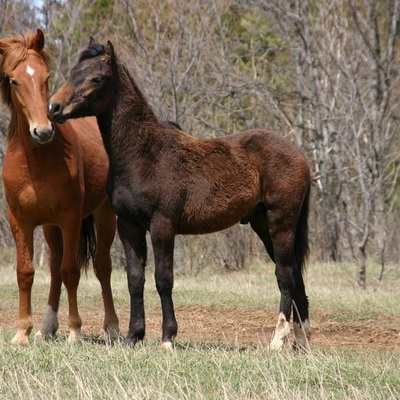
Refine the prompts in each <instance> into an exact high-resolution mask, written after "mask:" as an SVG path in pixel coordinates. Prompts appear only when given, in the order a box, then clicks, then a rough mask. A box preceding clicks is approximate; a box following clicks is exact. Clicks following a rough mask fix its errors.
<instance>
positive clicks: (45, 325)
mask: <svg viewBox="0 0 400 400" xmlns="http://www.w3.org/2000/svg"><path fill="white" fill-rule="evenodd" d="M43 233H44V237H45V239H46V242H47V244H48V245H49V249H50V275H51V279H50V291H49V298H48V301H47V307H46V311H45V314H44V316H43V321H42V326H41V328H40V330H39V331H37V333H36V335H35V339H36V340H40V339H49V338H51V337H54V336H55V334H56V332H57V329H58V317H57V315H58V307H59V304H60V295H61V285H62V279H61V274H60V267H61V261H62V256H63V243H62V240H63V239H62V232H61V229H60V228H59V227H58V226H55V225H44V226H43Z"/></svg>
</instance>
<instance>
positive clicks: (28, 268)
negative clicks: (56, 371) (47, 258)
mask: <svg viewBox="0 0 400 400" xmlns="http://www.w3.org/2000/svg"><path fill="white" fill-rule="evenodd" d="M8 217H9V221H10V227H11V231H12V234H13V237H14V241H15V246H16V251H17V282H18V294H19V296H18V297H19V314H18V328H17V332H16V334H15V336H14V337H13V339H12V340H11V343H12V344H14V345H28V344H29V334H30V333H31V331H32V327H33V323H32V303H31V292H32V285H33V279H34V275H35V268H34V267H33V264H32V259H33V229H34V227H32V226H26V225H23V224H20V223H18V221H17V220H16V218H15V217H14V215H13V213H12V212H11V211H10V210H8Z"/></svg>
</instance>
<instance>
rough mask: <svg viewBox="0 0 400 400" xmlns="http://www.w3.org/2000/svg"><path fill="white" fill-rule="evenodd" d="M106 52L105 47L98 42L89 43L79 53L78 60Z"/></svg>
mask: <svg viewBox="0 0 400 400" xmlns="http://www.w3.org/2000/svg"><path fill="white" fill-rule="evenodd" d="M105 53H106V48H105V47H104V46H103V45H102V44H99V43H94V44H91V45H89V46H88V47H87V48H86V49H84V50H82V52H81V54H80V55H79V60H78V62H82V61H84V60H87V59H88V58H94V57H97V56H102V55H104V54H105Z"/></svg>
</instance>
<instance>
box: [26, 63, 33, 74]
mask: <svg viewBox="0 0 400 400" xmlns="http://www.w3.org/2000/svg"><path fill="white" fill-rule="evenodd" d="M26 73H27V74H28V75H30V76H33V75H34V73H35V70H34V69H33V68H32V67H31V66H30V65H28V66H27V67H26Z"/></svg>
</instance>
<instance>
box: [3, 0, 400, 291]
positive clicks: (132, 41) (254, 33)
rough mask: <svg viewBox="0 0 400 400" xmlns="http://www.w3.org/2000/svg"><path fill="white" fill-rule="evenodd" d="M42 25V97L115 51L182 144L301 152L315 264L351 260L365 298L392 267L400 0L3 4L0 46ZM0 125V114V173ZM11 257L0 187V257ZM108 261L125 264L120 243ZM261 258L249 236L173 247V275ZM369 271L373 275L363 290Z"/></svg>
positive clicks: (397, 246)
mask: <svg viewBox="0 0 400 400" xmlns="http://www.w3.org/2000/svg"><path fill="white" fill-rule="evenodd" d="M38 27H40V28H42V29H43V30H44V31H45V32H46V41H47V46H46V47H47V48H48V49H49V51H50V53H51V55H52V57H53V65H52V77H51V81H50V91H51V92H53V91H55V89H56V88H58V87H59V86H60V84H61V83H63V81H64V80H65V78H66V77H67V76H68V71H69V70H70V68H71V66H72V65H74V63H75V62H76V60H77V55H78V53H79V50H80V49H82V48H83V47H85V46H86V45H87V44H88V42H89V36H90V35H93V36H94V37H95V39H96V40H97V41H99V42H102V43H103V42H104V43H105V41H106V40H111V41H112V42H113V44H114V47H115V48H116V51H117V54H118V55H119V57H120V59H121V60H122V61H123V62H124V63H125V64H126V65H127V66H128V67H129V69H130V71H131V73H132V74H133V76H134V77H135V79H136V81H137V83H138V84H139V86H140V87H141V89H142V90H143V92H144V93H145V95H146V96H147V98H148V99H149V101H150V103H151V104H152V106H153V107H154V109H155V110H156V112H157V113H158V114H159V115H160V116H163V117H165V118H168V119H171V120H175V121H176V122H178V123H179V124H180V125H181V126H182V128H183V130H185V131H186V132H189V133H191V134H192V135H194V136H197V137H219V136H223V135H228V134H230V133H234V132H238V131H242V130H245V129H251V128H263V129H270V130H274V131H276V132H278V133H279V134H280V135H282V136H284V137H286V138H287V139H289V140H291V141H292V142H293V143H294V144H295V145H296V146H297V147H298V148H299V149H300V150H301V151H303V152H304V153H305V154H306V156H307V158H308V160H309V162H310V166H311V169H312V176H313V185H312V200H311V213H310V219H309V221H310V241H311V260H323V261H328V260H332V261H334V262H347V261H349V262H355V265H356V269H355V271H354V277H355V280H356V281H357V282H358V283H359V284H360V286H361V287H366V286H367V285H369V284H373V285H376V284H379V282H380V281H381V280H382V279H384V277H386V276H388V278H387V279H390V277H389V276H390V275H387V274H388V273H389V272H390V271H391V270H393V269H398V268H400V175H399V173H400V131H399V125H400V120H399V117H400V113H399V107H398V105H399V104H400V102H399V97H400V84H399V83H400V82H399V80H400V75H399V66H400V43H399V38H400V29H399V28H400V0H375V1H373V0H291V1H281V0H203V1H199V0H115V1H105V0H68V1H64V0H58V1H57V0H44V1H42V2H39V1H36V2H33V3H32V0H0V37H1V38H4V37H7V36H11V35H15V34H23V33H24V32H25V31H26V30H28V29H30V30H36V28H38ZM8 119H9V112H8V110H7V109H6V107H5V106H4V105H3V104H1V105H0V164H1V161H2V159H3V156H4V154H5V152H6V147H7V145H6V136H7V126H8ZM38 231H39V232H38V233H37V251H36V256H35V257H36V258H37V262H38V263H39V264H43V262H45V261H43V260H45V258H44V255H45V253H46V248H45V246H43V245H42V242H43V240H42V237H41V232H40V230H38ZM13 246H14V243H13V240H12V236H11V233H10V230H9V227H8V222H7V216H6V202H5V198H4V193H3V189H2V187H1V192H0V248H2V249H3V250H2V251H3V252H5V251H6V250H7V249H8V250H10V251H12V249H13ZM113 251H114V264H115V265H123V263H124V261H123V255H122V252H121V246H120V244H119V242H118V240H117V241H116V243H115V246H114V250H113ZM266 257H267V256H266V252H265V251H264V249H263V247H262V245H261V243H260V242H259V240H258V239H257V238H256V236H255V235H254V234H253V233H252V232H251V229H250V228H249V227H248V226H239V225H237V226H234V227H232V228H231V229H229V230H227V231H224V232H219V233H216V234H212V235H206V236H192V237H178V238H177V241H176V251H175V260H176V261H175V264H176V271H177V272H181V273H196V272H198V271H199V270H201V269H202V268H205V267H214V268H226V269H232V270H234V269H242V268H246V267H247V266H248V265H249V264H250V263H252V262H255V261H257V260H258V259H262V260H264V259H265V258H266ZM371 262H374V263H376V262H378V263H379V264H380V266H381V268H380V272H379V274H378V276H376V281H374V282H366V278H365V276H366V270H367V268H368V265H370V263H371ZM149 263H151V260H149ZM332 265H335V264H333V263H332ZM338 265H339V264H338Z"/></svg>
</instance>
